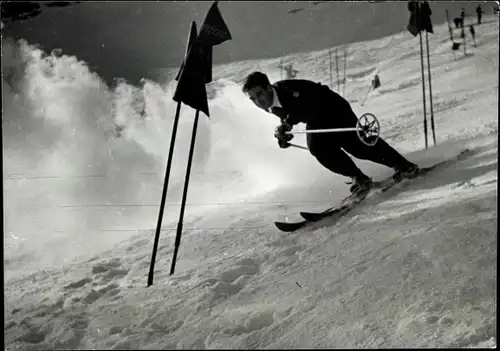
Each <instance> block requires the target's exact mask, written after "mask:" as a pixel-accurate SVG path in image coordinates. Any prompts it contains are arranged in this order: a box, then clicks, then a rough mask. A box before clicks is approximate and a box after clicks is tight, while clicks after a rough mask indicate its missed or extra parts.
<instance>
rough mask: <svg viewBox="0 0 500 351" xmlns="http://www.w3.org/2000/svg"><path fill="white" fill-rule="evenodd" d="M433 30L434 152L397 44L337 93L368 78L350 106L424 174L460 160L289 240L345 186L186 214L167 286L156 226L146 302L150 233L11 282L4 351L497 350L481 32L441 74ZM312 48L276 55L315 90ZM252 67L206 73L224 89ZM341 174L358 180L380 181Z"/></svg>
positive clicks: (167, 240)
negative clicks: (374, 84)
mask: <svg viewBox="0 0 500 351" xmlns="http://www.w3.org/2000/svg"><path fill="white" fill-rule="evenodd" d="M435 30H436V34H435V35H433V36H430V44H431V48H432V50H433V54H432V62H433V92H434V114H435V118H436V126H435V127H436V132H437V137H438V145H437V146H436V147H430V148H429V149H428V150H427V151H426V150H422V145H423V130H422V122H421V117H418V116H421V108H422V104H421V85H420V84H421V83H420V76H419V74H420V65H419V55H418V51H416V49H415V48H413V46H410V45H413V44H414V43H413V42H412V43H408V42H409V41H411V36H409V34H408V33H406V32H405V33H403V34H398V35H395V36H391V37H389V38H384V39H380V40H375V41H372V42H367V43H357V44H353V45H351V46H350V47H349V50H351V51H352V53H351V55H354V59H353V60H354V62H353V64H352V65H351V66H352V67H350V69H349V70H348V72H347V76H348V79H349V80H348V84H349V85H348V89H347V93H348V97H349V98H350V100H361V99H362V94H363V93H364V92H365V91H366V86H367V82H369V81H370V79H371V77H372V74H373V72H374V71H375V69H379V70H380V75H381V80H382V86H381V88H379V90H376V91H375V92H373V94H372V95H371V96H370V98H369V99H368V100H367V103H366V106H365V107H360V106H359V105H358V104H356V103H355V104H354V105H353V107H354V109H355V111H356V112H358V113H362V111H373V113H375V114H376V115H377V116H379V119H380V122H381V126H382V137H384V138H386V139H387V140H388V141H389V143H391V144H394V145H395V146H396V148H398V149H399V150H402V151H403V152H404V153H405V154H406V155H407V156H408V157H409V158H410V160H413V161H415V162H418V163H419V164H421V165H423V166H426V165H430V164H432V163H434V162H437V161H440V160H443V159H447V158H452V157H453V156H455V155H457V154H459V153H460V151H462V150H465V149H469V150H470V151H469V152H466V153H465V154H464V155H463V156H462V157H460V158H459V159H458V160H456V161H454V162H451V163H450V164H448V165H446V166H444V167H442V168H439V169H437V170H435V171H433V172H432V173H431V174H429V175H428V176H424V177H422V178H419V179H416V180H414V181H412V182H409V183H407V184H405V185H404V186H401V187H396V188H395V189H392V190H390V191H388V192H387V193H385V194H378V195H375V196H371V197H370V198H368V199H367V200H366V201H365V202H363V203H362V204H361V205H359V206H358V207H356V208H355V209H354V210H352V211H351V212H349V213H348V214H347V215H345V216H344V217H342V218H340V219H339V220H338V221H336V222H335V223H333V220H331V219H324V220H322V221H320V222H317V223H313V224H311V225H309V226H308V227H307V228H304V229H301V230H299V231H297V232H294V233H281V232H279V231H277V230H276V229H275V228H274V227H273V225H272V222H273V221H274V220H295V219H298V218H299V216H298V213H299V211H302V210H308V211H313V210H321V209H324V208H327V207H329V206H331V205H334V204H335V203H336V201H338V200H339V199H341V198H342V197H343V196H344V195H346V194H347V189H346V188H347V186H345V185H344V184H343V181H344V179H340V180H339V179H334V180H332V177H331V175H330V174H328V173H327V172H324V171H323V170H322V169H320V167H317V166H311V167H316V168H314V169H315V170H316V171H314V172H316V173H317V174H316V178H314V182H312V183H308V182H307V181H304V182H303V185H302V186H297V185H289V187H283V188H282V189H277V190H276V191H270V192H269V193H267V194H263V195H255V196H254V197H249V198H247V199H246V200H247V201H242V202H241V203H240V204H239V205H238V206H229V205H228V206H225V207H224V206H219V209H215V210H207V213H206V214H203V212H199V213H198V212H197V213H196V214H189V212H188V214H187V216H188V217H189V218H186V223H185V225H184V226H185V229H184V232H183V236H182V241H181V246H180V251H179V256H178V262H177V267H176V273H175V274H174V275H173V276H169V275H168V272H169V268H170V259H171V257H172V253H173V243H174V238H175V225H169V227H172V228H173V229H170V230H166V231H165V232H163V233H162V237H161V241H160V247H159V251H158V257H157V263H156V273H155V284H154V285H153V286H151V287H149V288H146V281H147V272H148V270H149V263H150V259H151V248H152V239H153V235H154V230H149V231H142V232H138V233H137V234H136V235H134V236H132V237H131V238H129V239H128V240H125V241H121V242H119V243H117V244H116V245H115V246H113V247H103V249H102V250H103V252H101V253H99V254H96V255H95V256H93V257H89V258H86V259H80V260H76V259H75V260H74V261H71V262H69V263H66V264H65V265H64V267H63V268H62V269H55V268H54V269H53V268H50V267H43V268H40V269H39V270H38V271H35V272H32V273H30V274H24V275H23V274H19V276H17V275H15V274H10V275H8V279H7V280H6V288H5V292H4V294H5V306H6V310H5V312H4V317H5V328H4V333H5V345H6V350H12V351H13V350H40V349H90V348H103V349H133V348H139V349H158V348H161V349H176V348H179V349H218V348H225V349H230V348H236V349H255V348H256V349H260V348H279V349H288V348H310V347H313V348H385V347H403V348H406V347H496V337H497V336H496V323H497V321H496V314H495V311H496V296H497V291H496V270H497V267H496V261H497V235H496V233H497V190H498V189H497V167H498V166H497V158H498V136H497V133H498V101H497V99H498V80H497V77H498V60H495V61H492V60H491V57H498V22H490V23H488V24H484V25H482V26H480V27H478V31H480V33H481V35H478V38H477V39H476V40H477V42H478V48H477V49H475V48H473V47H469V48H468V50H469V52H470V56H469V57H467V58H462V57H461V56H463V53H462V52H457V57H458V59H457V60H456V61H453V60H452V57H451V55H452V54H451V52H449V41H448V39H447V36H448V32H447V29H446V27H444V26H439V27H436V28H435ZM389 39H390V40H389ZM440 44H442V45H440ZM378 47H381V48H380V49H375V48H378ZM417 49H418V47H417ZM325 52H327V51H325ZM325 52H323V51H322V52H318V53H308V54H295V55H290V56H289V57H287V59H288V60H289V61H290V62H294V63H296V65H295V68H296V69H298V70H299V71H300V72H304V74H305V72H308V73H307V74H309V75H310V76H308V77H305V78H311V79H321V80H323V81H326V80H327V79H328V78H327V74H326V72H327V71H325V69H326V68H325V67H323V66H325V65H328V62H327V61H325V57H324V53H325ZM363 53H364V54H363ZM372 56H373V57H372ZM364 59H366V60H365V61H364ZM276 62H278V61H277V60H276V59H275V60H264V61H261V62H259V63H258V64H259V65H260V67H261V69H264V70H265V69H266V68H271V67H273V65H274V66H275V64H276ZM285 63H286V62H285ZM254 65H255V64H254V63H252V62H245V63H235V64H231V65H224V66H219V67H216V69H215V72H214V73H215V75H216V77H218V76H220V77H223V78H225V79H234V80H235V81H237V80H238V79H239V78H238V77H243V76H244V75H245V74H246V73H247V72H248V70H252V69H253V67H254ZM306 67H307V69H306ZM235 71H236V72H235ZM458 81H460V82H462V81H466V82H467V83H466V87H459V86H457V82H458ZM368 84H369V83H368ZM356 94H358V96H357V95H356ZM417 117H418V118H417ZM429 129H430V127H429ZM429 135H431V134H429ZM429 143H430V145H432V137H430V139H429ZM276 162H278V161H276ZM356 162H357V163H359V164H360V165H361V166H362V167H363V169H364V170H366V171H367V173H368V174H370V175H372V176H373V177H374V178H377V179H379V178H380V179H382V178H384V177H386V176H388V175H389V174H391V170H388V169H385V168H383V167H380V166H378V165H373V164H371V163H369V162H364V161H359V160H357V161H356ZM310 164H311V165H314V162H311V163H310ZM305 179H307V177H306V178H305ZM234 186H235V187H237V186H238V184H237V183H236V185H234ZM223 189H224V188H222V190H223ZM222 190H221V191H222ZM304 199H308V200H310V202H299V201H301V200H304ZM252 203H254V204H252ZM154 224H155V222H152V223H151V226H153V225H154ZM206 228H212V229H206ZM15 262H16V261H13V262H11V263H9V264H10V265H9V266H7V267H6V272H7V273H8V270H9V269H12V270H15V269H16V267H14V266H15V265H16V263H15ZM19 264H22V261H20V263H19ZM17 268H19V267H17Z"/></svg>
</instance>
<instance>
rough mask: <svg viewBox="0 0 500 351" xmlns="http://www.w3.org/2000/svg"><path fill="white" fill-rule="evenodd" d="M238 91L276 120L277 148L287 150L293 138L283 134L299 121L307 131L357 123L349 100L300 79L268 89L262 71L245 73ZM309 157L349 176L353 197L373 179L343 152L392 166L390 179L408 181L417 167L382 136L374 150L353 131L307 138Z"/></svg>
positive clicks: (367, 186) (354, 125) (310, 135)
mask: <svg viewBox="0 0 500 351" xmlns="http://www.w3.org/2000/svg"><path fill="white" fill-rule="evenodd" d="M243 92H244V93H245V94H247V95H248V97H249V98H250V100H252V101H253V103H254V104H255V105H257V107H259V108H261V109H263V110H265V111H267V112H270V113H272V114H274V115H276V116H278V117H279V118H280V119H281V125H280V126H278V127H277V128H276V131H275V134H274V136H275V137H276V138H277V139H278V145H279V147H281V148H287V147H289V146H290V143H289V141H290V140H292V138H293V135H290V134H285V133H286V132H287V131H290V130H292V128H293V126H294V125H296V124H298V123H305V124H306V125H307V127H306V128H307V129H329V128H354V127H356V124H357V122H358V118H357V117H356V114H355V113H354V112H353V111H352V109H351V106H350V105H349V102H348V101H347V100H345V99H344V98H342V97H341V96H340V95H338V94H337V93H335V92H333V91H332V90H330V89H329V88H328V87H327V86H326V85H322V84H321V83H315V82H312V81H309V80H303V79H287V80H281V81H278V82H276V83H275V84H273V85H271V83H270V82H269V78H268V77H267V75H266V74H264V73H262V72H253V73H251V74H250V75H248V76H247V77H246V79H245V83H244V85H243ZM307 146H308V147H309V151H310V153H311V154H312V155H313V156H314V157H316V159H317V160H318V161H319V163H320V164H321V165H323V166H324V167H325V168H327V169H329V170H330V171H332V172H334V173H337V174H340V175H343V176H345V177H349V178H352V180H353V185H352V186H351V188H350V191H351V192H352V193H358V192H360V191H363V190H367V189H369V188H370V187H371V186H372V180H371V179H370V178H369V177H368V176H367V175H365V174H364V173H363V172H362V171H361V170H360V169H359V168H358V167H357V166H356V164H355V163H354V161H353V160H352V159H351V158H350V157H349V155H347V154H346V153H345V152H344V151H343V150H342V149H344V150H345V151H347V152H348V153H350V154H351V155H352V156H354V157H356V158H359V159H364V160H369V161H372V162H376V163H379V164H382V165H385V166H387V167H389V168H393V169H394V170H395V171H396V173H395V174H394V177H395V178H401V177H403V178H404V177H411V176H412V175H414V174H416V172H417V171H418V166H417V165H415V164H414V163H411V162H410V161H408V160H407V159H406V158H404V157H403V156H402V155H401V154H400V153H398V152H397V151H396V150H394V149H393V148H392V147H391V146H389V144H387V143H386V142H385V141H384V140H383V139H382V138H379V139H378V141H377V143H376V144H375V145H374V146H368V145H365V144H364V143H362V142H361V140H359V138H358V137H357V135H356V133H353V132H341V133H317V134H314V133H311V134H307Z"/></svg>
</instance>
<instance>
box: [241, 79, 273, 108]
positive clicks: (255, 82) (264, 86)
mask: <svg viewBox="0 0 500 351" xmlns="http://www.w3.org/2000/svg"><path fill="white" fill-rule="evenodd" d="M243 92H244V93H245V94H247V95H248V97H249V98H250V100H252V102H253V103H254V104H255V105H257V106H258V107H260V108H261V109H263V110H267V109H268V108H269V107H271V105H272V104H273V98H274V96H273V87H272V86H271V82H269V78H267V75H265V74H264V73H262V72H252V73H250V74H249V75H248V76H247V77H246V79H245V83H244V84H243Z"/></svg>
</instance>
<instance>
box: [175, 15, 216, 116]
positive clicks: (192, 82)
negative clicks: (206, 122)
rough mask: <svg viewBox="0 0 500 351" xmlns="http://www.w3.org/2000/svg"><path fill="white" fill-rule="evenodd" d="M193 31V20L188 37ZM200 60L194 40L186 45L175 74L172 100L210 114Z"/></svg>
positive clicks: (194, 27) (194, 26)
mask: <svg viewBox="0 0 500 351" xmlns="http://www.w3.org/2000/svg"><path fill="white" fill-rule="evenodd" d="M193 32H194V33H196V25H195V23H194V22H193V23H192V24H191V32H190V36H189V38H190V39H191V35H192V34H193ZM188 45H189V43H188ZM201 62H202V60H201V52H200V48H199V45H198V44H197V40H195V41H194V42H192V43H191V45H190V46H189V47H188V49H187V55H186V57H185V59H184V62H183V65H182V67H181V70H180V72H179V74H178V75H177V80H178V83H177V88H176V89H175V94H174V97H173V99H174V101H177V102H182V103H184V104H186V105H188V106H190V107H192V108H193V109H195V110H200V111H201V112H203V113H204V114H206V115H207V116H210V115H209V112H208V101H207V91H206V88H205V80H204V72H203V71H202V67H201Z"/></svg>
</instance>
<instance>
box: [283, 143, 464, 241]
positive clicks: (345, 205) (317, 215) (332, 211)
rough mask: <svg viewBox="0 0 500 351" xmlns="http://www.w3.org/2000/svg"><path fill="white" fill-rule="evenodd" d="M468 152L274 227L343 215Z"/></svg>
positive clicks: (296, 225) (297, 225)
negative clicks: (378, 194)
mask: <svg viewBox="0 0 500 351" xmlns="http://www.w3.org/2000/svg"><path fill="white" fill-rule="evenodd" d="M469 152H470V150H469V149H465V150H463V151H462V152H460V153H459V154H458V155H457V156H456V157H453V158H452V159H448V160H445V161H441V162H438V163H436V164H434V165H432V166H429V167H423V168H420V169H419V170H418V171H417V172H416V174H414V175H413V176H412V177H411V178H403V179H394V178H393V177H394V176H390V177H388V178H386V179H384V180H382V181H379V182H374V185H373V186H372V187H371V188H370V189H368V191H366V192H365V193H363V194H361V195H359V194H358V195H350V196H348V197H346V198H344V199H343V200H342V201H341V202H340V204H339V205H337V206H334V207H330V208H328V209H326V210H324V211H322V212H300V215H301V216H302V217H303V218H304V220H303V221H299V222H274V224H275V225H276V227H277V228H278V229H279V230H281V231H284V232H293V231H296V230H298V229H301V228H303V227H304V226H306V225H307V224H309V223H310V222H317V221H320V220H322V219H324V218H327V217H331V216H334V215H337V214H338V215H340V214H341V215H343V214H346V213H347V212H349V211H350V210H352V209H353V208H354V207H355V206H356V205H357V204H359V203H361V202H362V201H363V200H364V199H366V198H367V197H368V196H369V195H371V194H372V193H376V192H379V191H380V192H382V193H384V192H386V191H388V190H389V189H391V188H393V187H394V186H396V185H398V184H400V183H403V184H407V183H408V182H406V181H411V180H413V179H415V178H418V177H421V176H423V175H426V174H427V173H429V172H430V171H432V170H434V169H436V168H437V167H439V166H442V165H446V164H449V163H451V162H453V161H457V160H459V159H461V158H462V157H463V156H466V155H467V154H468V153H469Z"/></svg>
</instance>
